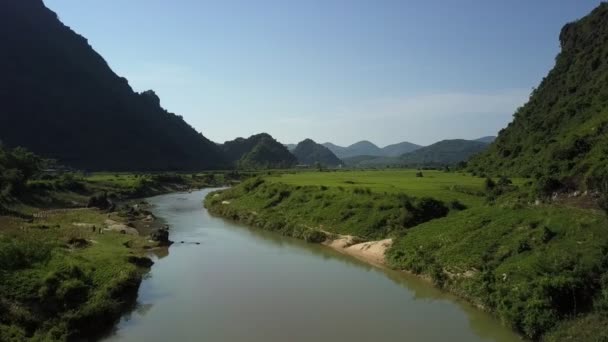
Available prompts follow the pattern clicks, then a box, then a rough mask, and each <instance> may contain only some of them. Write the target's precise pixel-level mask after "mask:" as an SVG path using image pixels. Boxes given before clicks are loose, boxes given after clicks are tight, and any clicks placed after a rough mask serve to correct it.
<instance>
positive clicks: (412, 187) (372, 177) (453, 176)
mask: <svg viewBox="0 0 608 342" xmlns="http://www.w3.org/2000/svg"><path fill="white" fill-rule="evenodd" d="M420 172H421V173H422V177H417V176H416V174H418V173H420ZM266 180H267V181H269V182H278V183H282V184H288V185H295V186H320V185H323V186H327V187H335V188H337V187H342V188H345V189H353V188H366V189H370V190H371V191H373V192H375V193H385V192H386V193H392V194H395V193H405V194H407V195H409V196H416V197H433V198H436V199H439V200H442V201H446V202H447V201H453V200H458V201H461V202H463V203H465V204H468V205H479V204H481V203H483V201H484V196H485V193H484V181H485V179H484V178H481V177H473V176H471V175H469V174H466V173H460V172H445V171H437V170H423V171H418V170H413V169H411V170H378V171H334V172H299V173H286V174H278V175H275V176H271V177H267V178H266ZM513 182H514V184H523V183H524V182H525V180H524V179H523V178H520V179H513Z"/></svg>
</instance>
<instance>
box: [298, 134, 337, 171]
mask: <svg viewBox="0 0 608 342" xmlns="http://www.w3.org/2000/svg"><path fill="white" fill-rule="evenodd" d="M292 153H293V154H294V155H295V156H296V158H298V162H299V163H300V164H305V165H314V164H316V163H320V164H321V165H326V166H338V165H341V164H342V161H341V160H340V159H339V158H338V157H336V155H335V154H334V153H333V152H332V151H330V150H329V149H328V148H327V147H325V146H323V145H320V144H317V143H316V142H314V141H313V140H311V139H306V140H303V141H301V142H300V143H299V144H298V145H297V146H296V148H295V149H294V150H293V151H292Z"/></svg>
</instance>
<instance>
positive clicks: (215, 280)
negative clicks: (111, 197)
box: [105, 190, 519, 342]
mask: <svg viewBox="0 0 608 342" xmlns="http://www.w3.org/2000/svg"><path fill="white" fill-rule="evenodd" d="M209 191H211V190H201V191H196V192H192V193H179V194H169V195H162V196H157V197H153V198H150V199H149V200H148V201H149V202H150V203H152V204H153V205H154V209H153V211H154V214H155V215H156V216H158V217H161V218H163V219H165V220H166V221H167V223H168V224H169V225H170V226H171V239H172V240H173V241H176V243H175V244H174V245H173V246H171V247H170V248H169V251H168V255H165V256H163V257H161V258H158V259H157V260H155V262H156V264H155V265H154V266H153V267H152V270H151V272H150V274H149V276H148V277H147V278H146V279H145V280H144V281H143V283H142V285H141V288H140V290H139V297H138V305H137V307H136V309H135V310H134V311H133V312H131V313H130V314H128V315H126V316H125V317H124V318H123V319H122V320H121V321H120V323H119V324H118V326H117V327H116V329H115V330H114V332H113V333H112V334H111V336H109V337H107V338H106V339H105V340H106V341H121V342H122V341H252V342H257V341H265V342H266V341H269V342H272V341H281V342H286V341H519V339H518V337H517V336H516V335H514V334H513V333H512V332H511V331H510V330H509V329H507V328H505V327H503V326H502V325H501V324H500V323H499V322H498V321H496V320H495V319H493V318H492V317H490V316H489V315H487V314H485V313H483V312H481V311H479V310H476V309H474V308H472V307H471V306H470V305H468V304H466V303H463V302H462V301H459V300H458V299H456V298H454V297H453V296H451V295H449V294H446V293H443V292H441V291H439V290H437V289H435V288H433V287H432V286H430V285H429V284H428V283H427V282H424V281H422V280H419V279H418V278H416V277H413V276H409V275H407V274H403V273H402V272H394V271H388V270H381V269H378V268H375V267H371V266H369V265H367V264H365V263H362V262H359V261H358V260H355V259H353V258H351V257H348V256H344V255H342V254H339V253H338V252H335V251H333V250H331V249H329V248H327V247H324V246H320V245H315V244H308V243H305V242H303V241H299V240H296V239H292V238H286V237H283V236H280V235H277V234H274V233H270V232H265V231H262V230H257V229H250V228H247V227H244V226H242V225H238V224H235V223H233V222H229V221H226V220H223V219H220V218H216V217H212V216H210V214H209V213H208V212H207V211H206V210H205V209H204V208H203V206H202V201H203V198H204V197H205V195H206V194H207V193H208V192H209ZM181 241H184V243H180V242H181ZM197 242H198V243H200V244H199V245H197V244H196V243H197Z"/></svg>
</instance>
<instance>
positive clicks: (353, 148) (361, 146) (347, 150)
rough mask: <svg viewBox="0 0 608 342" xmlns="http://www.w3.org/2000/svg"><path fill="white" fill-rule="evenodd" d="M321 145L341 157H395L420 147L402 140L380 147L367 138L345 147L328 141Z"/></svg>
mask: <svg viewBox="0 0 608 342" xmlns="http://www.w3.org/2000/svg"><path fill="white" fill-rule="evenodd" d="M322 145H323V146H325V147H327V148H328V149H329V150H331V151H332V152H333V153H334V154H335V155H336V156H338V158H342V159H344V158H350V157H355V156H374V157H396V156H400V155H402V154H404V153H408V152H411V151H414V150H416V149H418V148H420V147H421V146H419V145H416V144H412V143H410V142H407V141H404V142H401V143H397V144H393V145H388V146H386V147H384V148H380V147H378V146H376V145H375V144H373V143H372V142H369V141H367V140H362V141H359V142H356V143H354V144H352V145H350V146H347V147H343V146H338V145H335V144H332V143H330V142H326V143H324V144H322Z"/></svg>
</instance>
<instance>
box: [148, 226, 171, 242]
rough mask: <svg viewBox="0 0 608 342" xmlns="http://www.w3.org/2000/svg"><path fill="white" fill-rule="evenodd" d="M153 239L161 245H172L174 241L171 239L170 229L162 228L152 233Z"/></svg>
mask: <svg viewBox="0 0 608 342" xmlns="http://www.w3.org/2000/svg"><path fill="white" fill-rule="evenodd" d="M152 240H153V241H156V242H158V245H159V246H170V245H171V244H172V243H173V241H171V240H169V229H167V228H161V229H159V230H157V231H155V232H154V233H152Z"/></svg>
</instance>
